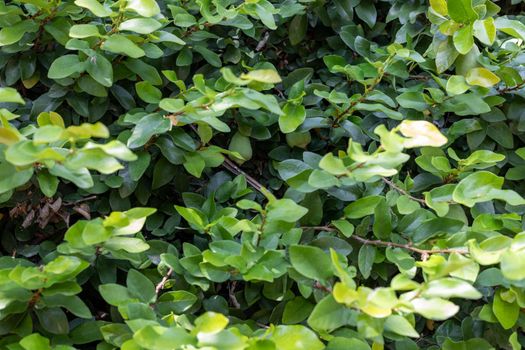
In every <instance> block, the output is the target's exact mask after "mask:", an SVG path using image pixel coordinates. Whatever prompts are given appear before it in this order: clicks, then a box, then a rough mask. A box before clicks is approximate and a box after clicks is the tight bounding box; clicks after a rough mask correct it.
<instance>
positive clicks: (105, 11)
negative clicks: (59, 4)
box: [75, 0, 113, 17]
mask: <svg viewBox="0 0 525 350" xmlns="http://www.w3.org/2000/svg"><path fill="white" fill-rule="evenodd" d="M75 4H77V5H78V6H80V7H84V8H87V9H88V10H89V11H91V12H93V14H94V15H95V16H97V17H108V16H110V15H111V14H112V13H113V11H111V10H110V9H109V8H107V7H105V6H103V5H102V4H101V3H100V2H98V1H97V0H75Z"/></svg>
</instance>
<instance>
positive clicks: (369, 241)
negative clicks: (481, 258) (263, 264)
mask: <svg viewBox="0 0 525 350" xmlns="http://www.w3.org/2000/svg"><path fill="white" fill-rule="evenodd" d="M301 228H302V229H311V230H316V231H329V232H339V230H337V229H336V228H334V227H330V226H306V227H301ZM350 238H351V239H353V240H355V241H358V242H360V243H362V244H367V245H375V246H380V247H392V248H401V249H406V250H410V251H412V252H415V253H419V254H421V256H422V257H427V256H428V255H430V254H452V253H456V254H467V253H468V250H467V249H461V248H446V249H421V248H416V247H413V246H412V245H411V244H401V243H394V242H385V241H380V240H372V239H366V238H363V237H360V236H357V235H352V236H350Z"/></svg>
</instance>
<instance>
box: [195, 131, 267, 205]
mask: <svg viewBox="0 0 525 350" xmlns="http://www.w3.org/2000/svg"><path fill="white" fill-rule="evenodd" d="M190 128H191V129H192V130H193V131H194V132H195V133H198V131H197V128H196V127H195V125H192V124H190ZM210 145H211V144H210ZM221 165H222V166H223V167H224V168H226V170H229V171H230V172H232V173H234V174H236V175H243V176H244V177H245V178H246V182H248V184H250V185H251V186H252V187H253V188H255V189H256V190H257V191H259V192H261V193H262V194H263V195H266V193H269V192H270V191H269V190H268V189H266V188H265V187H264V186H263V185H261V183H260V182H259V181H257V180H255V179H254V178H253V177H251V176H250V175H248V174H247V173H246V172H244V171H243V170H242V169H241V168H239V167H238V166H237V164H235V163H234V162H232V161H231V160H230V159H228V158H226V157H224V162H222V164H221Z"/></svg>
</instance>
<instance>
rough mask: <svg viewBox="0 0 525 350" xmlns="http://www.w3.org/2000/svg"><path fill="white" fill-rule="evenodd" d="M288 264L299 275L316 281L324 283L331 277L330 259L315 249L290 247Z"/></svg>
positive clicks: (299, 246) (300, 246) (297, 246)
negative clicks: (290, 264) (289, 263)
mask: <svg viewBox="0 0 525 350" xmlns="http://www.w3.org/2000/svg"><path fill="white" fill-rule="evenodd" d="M290 262H291V263H292V266H293V268H294V269H296V270H297V271H298V272H299V273H300V274H302V275H304V276H306V277H308V278H311V279H313V280H316V281H326V280H328V279H329V278H330V277H332V275H333V272H332V263H331V261H330V258H329V257H328V255H326V254H325V253H324V252H323V251H322V250H321V249H319V248H317V247H310V246H303V245H293V246H291V247H290Z"/></svg>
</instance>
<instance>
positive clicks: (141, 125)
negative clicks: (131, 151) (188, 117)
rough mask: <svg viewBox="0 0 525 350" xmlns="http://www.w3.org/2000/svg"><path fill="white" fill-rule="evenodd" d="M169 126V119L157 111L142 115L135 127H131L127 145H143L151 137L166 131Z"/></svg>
mask: <svg viewBox="0 0 525 350" xmlns="http://www.w3.org/2000/svg"><path fill="white" fill-rule="evenodd" d="M170 127H171V122H170V120H169V119H167V118H164V117H163V116H161V115H160V114H158V113H152V114H148V115H146V116H144V117H142V118H141V119H140V120H139V122H138V123H137V125H136V126H135V129H133V133H132V134H131V137H130V138H129V139H128V147H129V148H138V147H140V146H143V145H144V144H145V143H146V142H148V141H149V139H151V137H153V136H154V135H157V134H162V133H164V132H166V131H168V130H169V129H170Z"/></svg>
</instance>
